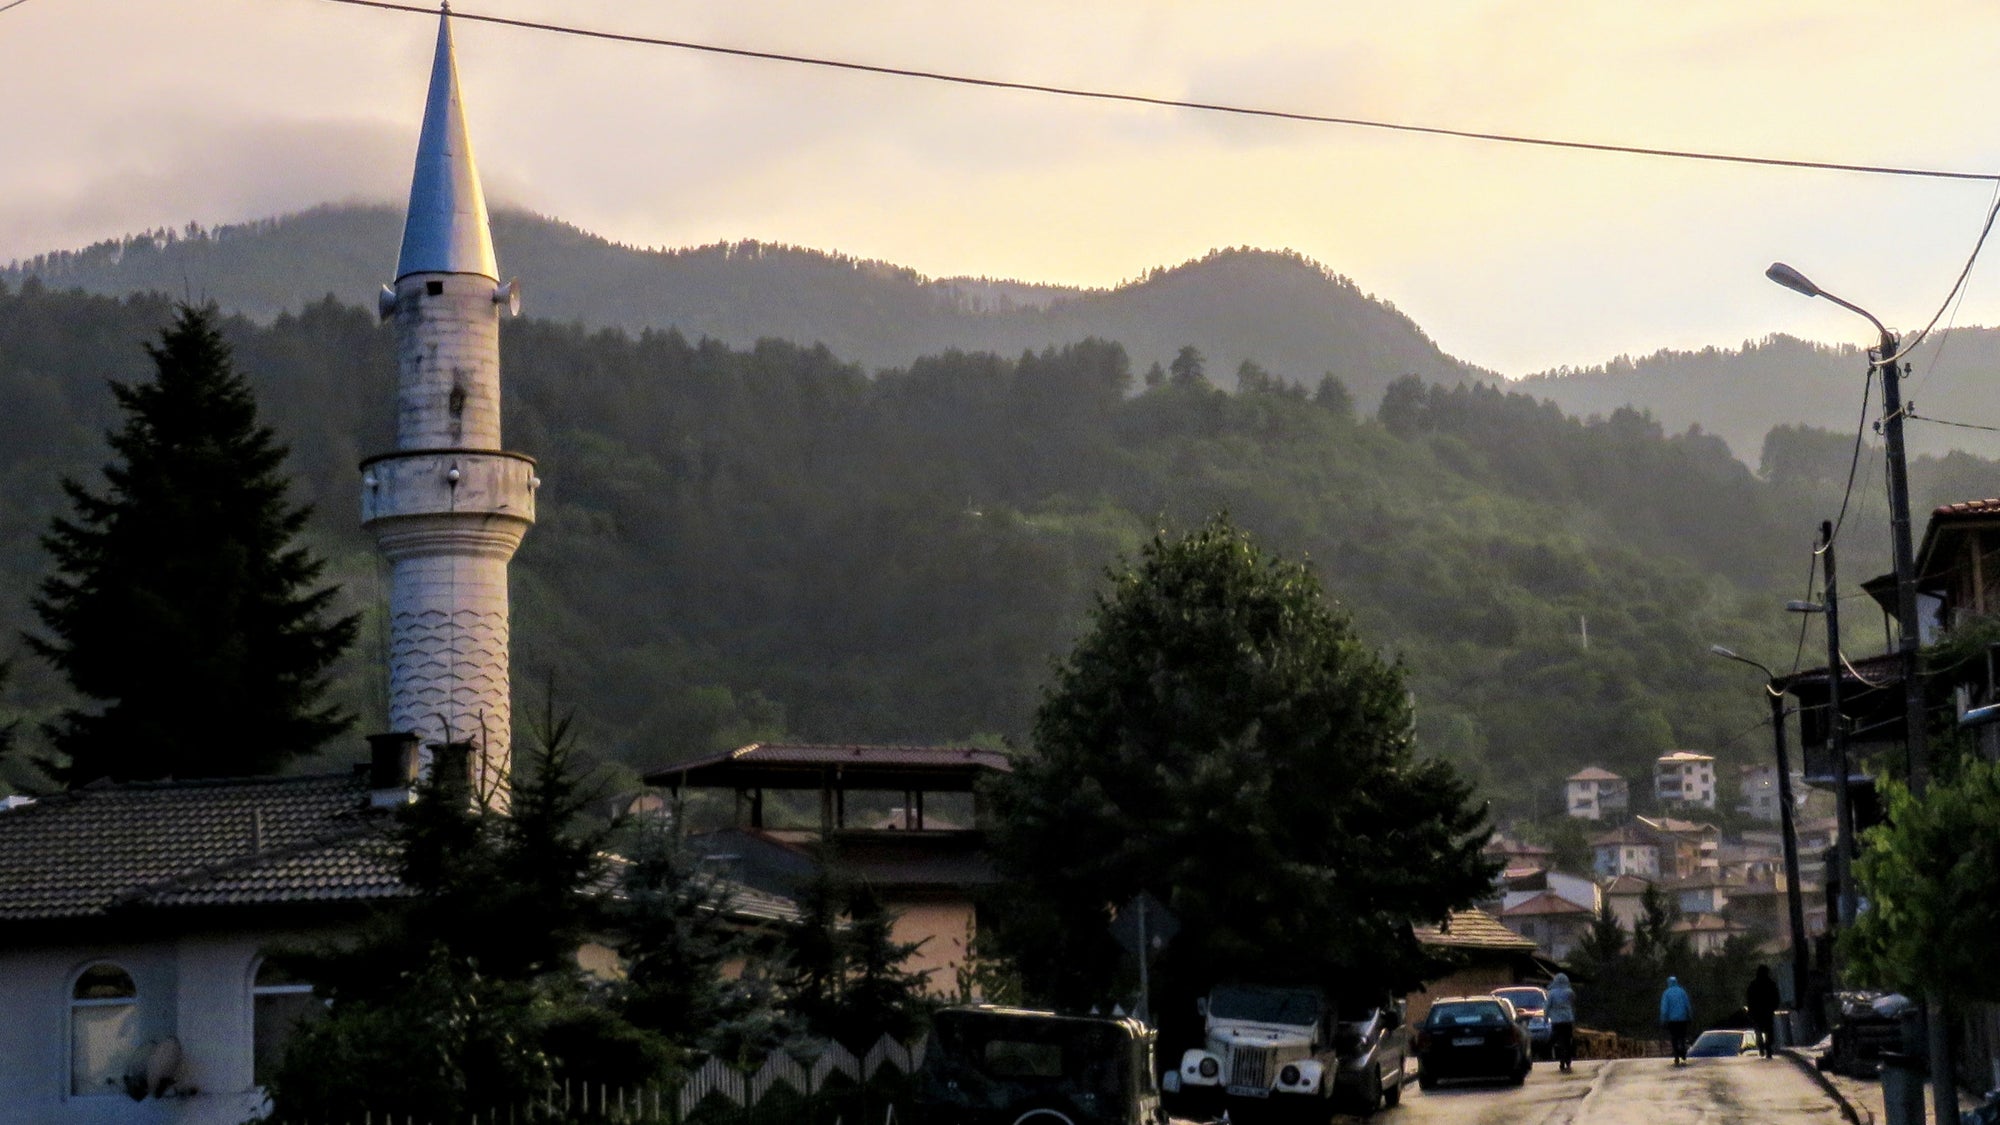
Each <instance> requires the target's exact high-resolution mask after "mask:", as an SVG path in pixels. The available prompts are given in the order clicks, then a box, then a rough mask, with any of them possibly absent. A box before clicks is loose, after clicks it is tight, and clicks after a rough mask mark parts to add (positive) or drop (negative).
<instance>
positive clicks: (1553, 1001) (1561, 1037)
mask: <svg viewBox="0 0 2000 1125" xmlns="http://www.w3.org/2000/svg"><path fill="white" fill-rule="evenodd" d="M1548 1016H1549V1048H1550V1050H1552V1051H1554V1052H1555V1056H1556V1062H1557V1063H1558V1064H1559V1065H1560V1067H1561V1069H1563V1070H1568V1069H1569V1064H1570V1063H1571V1062H1572V1061H1573V1060H1575V1058H1576V989H1574V988H1571V987H1570V984H1569V974H1568V973H1557V974H1556V979H1554V980H1552V981H1550V982H1549V1007H1548Z"/></svg>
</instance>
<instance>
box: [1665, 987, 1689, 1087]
mask: <svg viewBox="0 0 2000 1125" xmlns="http://www.w3.org/2000/svg"><path fill="white" fill-rule="evenodd" d="M1693 1022H1694V1001H1693V1000H1692V999H1690V998H1689V997H1688V993H1687V989H1685V988H1682V987H1681V979H1680V978H1679V977H1668V978H1667V989H1666V991H1665V992H1662V993H1660V1024H1661V1025H1662V1026H1664V1027H1665V1028H1666V1029H1667V1038H1668V1039H1671V1040H1673V1044H1674V1065H1675V1066H1682V1065H1685V1064H1686V1062H1687V1057H1688V1025H1689V1024H1692V1023H1693Z"/></svg>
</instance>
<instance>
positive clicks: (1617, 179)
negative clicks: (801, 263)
mask: <svg viewBox="0 0 2000 1125" xmlns="http://www.w3.org/2000/svg"><path fill="white" fill-rule="evenodd" d="M458 9H459V10H460V11H461V12H469V13H482V14H492V15H502V16H509V17H516V18H524V19H545V20H551V21H556V22H564V23H571V24H578V25H583V26H588V27H592V28H599V29H605V30H612V31H621V32H628V33H634V34H642V35H652V36H662V37H669V38H678V39H687V40H696V41H703V42H713V43H718V44H726V45H731V46H741V47H750V48H756V49H763V50H771V51H780V52H787V53H799V54H816V55H825V56H832V57H837V58H842V59H850V60H856V61H865V62H871V63H881V64H887V65H895V66H906V67H915V68H921V69H930V70H947V71H955V72H962V73H966V74H973V75H980V76H987V77H993V78H1002V79H1011V80H1018V81H1030V82H1038V83H1047V84H1053V85H1068V86H1089V87H1096V88H1104V89H1112V90H1119V91H1125V92H1132V93H1141V94H1149V95H1156V96H1165V97H1175V98H1189V99H1196V100H1204V101H1219V102H1231V103H1240V104H1247V105H1255V106H1261V107H1270V108H1278V109H1290V110H1299V111H1305V112H1312V113H1323V114H1335V115H1341V116H1351V117H1368V118H1381V119H1387V120H1394V121H1403V122H1412V123H1421V124H1429V125H1439V126H1447V127H1454V128H1464V129H1475V130H1487V131H1497V132H1512V133H1534V134H1543V135H1550V136H1557V137H1564V138H1572V139H1580V140H1592V141H1612V142H1623V143H1635V144H1643V145H1648V146H1657V147H1683V148H1700V149H1710V150H1720V151H1727V152H1740V153H1752V154H1758V155H1773V156H1784V157H1796V158H1808V159H1825V160H1836V161H1843V162H1856V163H1894V164H1908V165H1918V166H1925V167H1941V168H1950V169H1956V170H1966V171H1980V172H1986V171H2000V122H1996V121H1995V120H1994V117H1995V112H1996V107H2000V5H1996V4H1993V3H1991V2H1990V0H1980V2H1973V0H1967V2H1962V3H1955V2H1938V3H1926V2H1923V0H1903V2H1899V3H1896V4H1886V3H1884V4H1861V3H1854V2H1846V0H1834V2H1828V0H1797V2H1793V0H1721V2H1712V0H1679V2H1676V3H1670V4H1659V3H1634V2H1632V0H1602V2H1596V3H1581V2H1562V0H1537V2H1532V3H1530V2H1520V3H1500V2H1492V3H1480V2H1472V0H1465V2H1458V3H1452V2H1446V0H1397V2H1394V3H1340V2H1334V0H1297V2H1258V0H1228V2H1213V3H1210V2H1194V0H1149V2H1142V0H1008V2H1005V3H995V2H992V0H986V2H982V3H976V4H975V3H962V2H955V0H942V2H940V0H927V2H923V3H917V2H913V0H841V2H839V3H829V2H824V0H822V2H820V3H811V4H807V3H779V2H775V0H728V2H726V3H718V2H716V0H700V2H694V0H561V2H557V0H461V3H459V5H458ZM434 24H435V21H434V20H432V19H428V18H426V17H423V16H416V15H405V14H397V13H390V12H382V11H374V10H368V9H363V8H357V7H352V6H348V5H343V4H336V3H331V2H328V0H28V2H27V3H24V4H22V5H21V6H19V7H17V8H14V9H13V10H11V11H7V12H4V13H0V104H4V105H5V106H7V107H8V111H7V112H6V113H5V114H4V115H0V260H6V259H10V258H14V257H19V256H24V255H30V254H34V253H37V252H40V251H44V250H49V249H58V248H68V247H76V246H81V245H84V244H87V243H89V242H92V241H96V240H98V239H102V238H105V237H110V236H114V235H117V234H121V233H124V232H128V231H133V230H138V229H144V228H149V227H155V226H162V225H171V226H177V227H178V226H182V225H184V224H186V223H187V222H188V221H190V220H193V221H197V222H200V223H202V224H204V225H213V224H217V223H225V222H232V221H238V220H243V219H250V218H257V217H262V216H267V215H273V214H280V213H284V212H287V211H292V210H297V209H300V208H303V207H307V206H310V205H313V204H315V203H320V202H326V201H336V200H351V199H365V200H391V199H394V200H400V199H401V198H402V197H403V196H404V195H405V194H406V193H407V191H408V183H409V169H410V158H411V154H412V153H413V151H414V147H415V138H416V130H417V124H418V118H419V116H420V113H421V109H422V100H423V89H424V82H425V78H426V71H427V68H428V66H429V61H430V44H431V41H432V36H433V35H434V33H435V26H434ZM457 38H458V56H459V66H460V73H461V80H462V82H463V85H464V90H465V98H466V103H467V107H468V111H469V116H470V123H471V128H472V133H473V138H474V145H475V149H476V151H477V154H478V159H479V163H480V167H481V170H482V172H483V173H484V175H485V178H486V183H487V189H488V193H489V196H490V197H491V198H492V199H493V200H494V201H495V202H496V203H501V202H505V203H514V204H519V205H523V206H526V207H529V208H531V209H534V210H536V211H540V212H543V213H546V214H550V215H554V216H557V217H559V218H562V219H566V220H568V221H570V222H573V223H576V224H577V225H579V226H582V227H584V228H586V229H589V230H592V231H595V232H597V233H600V234H603V235H605V236H607V237H610V238H613V239H616V240H619V241H623V242H628V243H633V244H638V245H646V246H684V245H694V244H701V243H707V242H714V241H717V240H724V239H727V240H735V239H746V238H754V239H759V240H763V241H769V242H784V243H793V244H797V245H803V246H808V247H815V248H820V249H826V250H837V251H841V252H844V253H847V254H852V255H856V256H860V257H868V258H881V259H886V260H888V261H892V262H896V263H898V264H902V265H908V266H911V267H913V268H915V269H917V270H919V271H921V272H923V273H926V274H929V275H932V276H953V275H960V274H970V275H987V276H994V277H1010V278H1020V279H1023V280H1030V281H1045V282H1059V283H1065V284H1075V285H1089V286H1107V285H1114V284H1117V283H1118V282H1120V281H1121V280H1124V279H1127V278H1131V277H1134V276H1137V275H1139V274H1142V273H1143V272H1145V271H1146V270H1147V269H1149V268H1151V267H1153V266H1156V265H1172V264H1177V263H1179V262H1181V261H1184V260H1186V259H1188V258H1190V257H1194V256H1198V255H1200V254H1202V253H1204V252H1206V251H1207V250H1209V249H1211V248H1213V247H1219V246H1237V245H1249V246H1257V247H1269V248H1291V249H1295V250H1298V251H1300V252H1302V253H1304V254H1307V255H1309V256H1311V257H1313V258H1315V259H1317V260H1319V261H1321V262H1323V263H1325V264H1326V265H1328V266H1329V267H1331V268H1333V269H1334V270H1336V271H1338V272H1341V273H1344V274H1346V275H1348V276H1350V277H1352V278H1353V279H1354V280H1355V281H1356V282H1357V283H1358V284H1359V285H1360V286H1361V287H1362V289H1364V290H1366V291H1368V292H1372V293H1374V294H1376V295H1378V296H1380V297H1383V298H1386V299H1388V300H1390V301H1393V302H1394V303H1395V304H1396V305H1397V306H1398V307H1399V308H1401V309H1403V310H1404V311H1405V312H1407V313H1409V314H1410V315H1411V316H1412V317H1414V318H1415V319H1416V321H1417V322H1418V323H1419V324H1421V325H1422V326H1423V327H1424V328H1425V329H1426V330H1427V331H1429V332H1430V333H1431V335H1432V336H1433V337H1435V338H1436V339H1437V341H1438V342H1439V343H1440V344H1441V345H1442V346H1443V347H1444V348H1445V350H1446V351H1448V352H1451V353H1453V354H1455V355H1457V356H1460V357H1462V358H1464V359H1467V360H1470V361H1472V362H1474V363H1479V364H1483V365H1486V366H1489V367H1493V368H1495V369H1497V370H1500V371H1502V372H1505V373H1507V374H1523V373H1526V372H1530V371H1535V370H1541V369H1544V368H1548V367H1552V366H1555V365H1559V364H1588V363H1595V362H1599V361H1602V360H1603V359H1605V358H1608V357H1610V356H1613V355H1616V354H1618V353H1621V352H1629V353H1633V354H1640V353H1645V352H1650V351H1653V350H1654V349H1657V348H1661V347H1682V348H1686V347H1701V346H1704V345H1708V344H1716V345H1723V346H1734V345H1735V344H1737V343H1740V342H1741V341H1742V340H1744V339H1746V338H1754V337H1758V336H1762V335H1765V334H1767V333H1771V332H1789V333H1793V334H1797V335H1802V336H1807V337H1811V338H1816V339H1825V340H1836V341H1843V342H1855V343H1861V342H1865V341H1867V340H1868V339H1869V332H1868V330H1867V328H1866V325H1865V324H1863V323H1862V322H1861V321H1859V320H1858V319H1856V318H1854V317H1852V316H1851V314H1847V313H1844V312H1842V311H1840V310H1839V309H1836V308H1833V307H1831V306H1829V305H1828V304H1827V303H1826V302H1823V301H1807V300H1806V299H1804V298H1801V297H1797V296H1794V295H1792V294H1790V293H1787V292H1785V291H1783V290H1780V289H1778V288H1777V287H1776V286H1773V285H1771V284H1770V283H1769V282H1767V281H1765V280H1764V279H1763V277H1762V271H1763V268H1764V266H1765V265H1766V264H1768V263H1769V262H1770V261H1772V260H1773V259H1776V258H1782V259H1785V260H1788V261H1790V262H1791V263H1792V264H1794V265H1796V266H1798V267H1799V268H1801V269H1802V270H1804V271H1805V272H1806V273H1807V274H1809V275H1811V276H1812V277H1813V278H1814V279H1815V280H1817V281H1819V282H1820V283H1821V284H1822V285H1824V286H1826V287H1827V288H1828V289H1829V290H1832V291H1834V292H1838V293H1841V294H1842V295H1843V296H1846V297H1848V298H1849V299H1851V300H1853V301H1855V302H1857V303H1859V304H1862V305H1864V306H1868V307H1870V308H1872V309H1873V310H1874V311H1875V312H1876V313H1878V314H1879V315H1881V316H1882V317H1883V318H1884V319H1885V320H1887V321H1889V322H1890V324H1891V325H1892V326H1894V327H1898V328H1904V329H1909V328H1915V327H1918V326H1921V324H1922V323H1923V322H1924V321H1925V320H1927V319H1929V317H1930V314H1931V313H1932V311H1933V310H1934V309H1935V308H1936V306H1937V304H1938V302H1939V301H1940V300H1941V299H1942V297H1943V295H1944V294H1945V292H1946V291H1947V289H1948V288H1949V286H1950V283H1951V280H1952V278H1953V277H1954V276H1956V274H1957V272H1958V269H1959V267H1960V266H1961V265H1962V263H1963V261H1964V258H1965V256H1966V254H1967V253H1968V252H1969V250H1970V249H1971V246H1972V242H1973V240H1974V238H1975V237H1976V235H1977V234H1978V230H1979V226H1980V224H1981V222H1982V221H1983V219H1984V217H1985V214H1986V210H1987V208H1988V207H1989V205H1990V204H1991V202H1992V200H1993V197H1994V192H1993V188H1992V185H1990V184H1984V183H1978V182H1971V183H1952V182H1937V181H1919V180H1906V179H1886V178H1878V177H1868V176H1861V175H1855V174H1848V173H1830V172H1807V171H1784V170H1769V169H1756V168H1739V167H1727V166H1719V165H1696V164H1686V163H1680V162H1672V161H1666V160H1660V159H1652V158H1643V157H1614V156H1593V155H1584V154H1572V153H1557V152H1549V151H1544V150H1534V149H1523V148H1516V147H1506V146H1498V145H1492V144H1485V143H1478V142H1471V141H1461V140H1449V139H1439V138H1428V137H1419V136H1408V135H1394V134H1386V133H1382V132H1377V131H1371V130H1358V129H1353V128H1346V127H1338V126H1326V125H1304V124H1288V123H1281V122H1268V121H1248V120H1242V119H1229V118H1221V117H1217V116H1214V115H1207V114H1202V113H1198V112H1193V111H1186V110H1169V109H1158V108H1147V107H1137V106H1128V105H1114V104H1102V103H1086V102H1078V101H1074V100H1069V99H1062V98H1053V97H1048V96H1044V95H1037V94H1028V93H1016V92H992V91H986V90H977V89H968V88H961V87H950V86H943V85H939V84H935V83H926V82H917V81H911V80H903V79H892V78H880V77H871V76H864V75H855V74H845V73H838V72H831V71H824V70H817V69H808V68H802V67H797V66H790V65H785V64H779V63H769V62H757V61H748V60H740V59H728V58H719V57H714V56H708V55H700V54H694V53H690V52H685V51H676V50H669V49H663V48H658V47H645V46H630V45H619V44H613V43H606V42H599V41H591V40H584V39H577V38H571V37H563V36H554V35H549V34H546V33H538V32H532V31H523V30H517V29H509V28H501V27H494V26H488V25H481V24H477V23H471V22H465V21H461V22H460V23H459V24H458V25H457ZM1881 60H1887V61H1886V62H1885V61H1881ZM1996 243H2000V239H1996ZM375 252H378V253H379V255H380V257H381V259H382V263H383V269H384V271H385V275H386V271H387V270H388V269H389V268H390V267H391V266H392V264H393V260H394V257H395V247H393V246H383V247H379V248H375ZM1992 256H1994V257H2000V245H1996V246H1995V248H1994V250H1993V251H1992ZM1996 270H2000V266H1995V265H1993V264H1991V263H1988V264H1986V265H1984V266H1983V268H1982V269H1980V270H1976V271H1975V272H1974V274H1973V279H1972V284H1971V290H1970V295H1969V297H1968V298H1967V299H1966V301H1965V303H1964V305H1963V307H1962V309H1961V310H1960V311H1959V313H1958V316H1957V322H1958V323H1960V324H1975V323H1977V324H1993V323H2000V273H1996ZM353 296H354V300H356V301H357V302H362V301H366V300H367V299H368V298H369V295H368V294H355V295H353Z"/></svg>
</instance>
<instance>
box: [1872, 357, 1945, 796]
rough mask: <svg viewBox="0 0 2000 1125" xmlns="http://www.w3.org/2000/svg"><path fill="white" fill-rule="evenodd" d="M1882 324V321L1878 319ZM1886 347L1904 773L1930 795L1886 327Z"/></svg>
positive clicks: (1898, 414) (1895, 365) (1897, 371)
mask: <svg viewBox="0 0 2000 1125" xmlns="http://www.w3.org/2000/svg"><path fill="white" fill-rule="evenodd" d="M1877 327H1880V325H1879V324H1878V325H1877ZM1881 348H1882V352H1881V355H1880V356H1879V357H1878V358H1877V359H1876V361H1875V364H1874V366H1875V369H1876V370H1877V371H1880V372H1881V373H1882V442H1883V445H1884V446H1885V448H1886V451H1887V453H1888V458H1889V540H1890V546H1891V548H1892V549H1893V550H1894V551H1895V564H1896V628H1897V630H1898V631H1899V632H1900V633H1901V634H1902V635H1901V636H1900V637H1898V638H1897V640H1896V650H1897V653H1898V655H1899V657H1900V659H1899V661H1898V669H1899V671H1900V673H1901V675H1902V677H1903V723H1904V726H1905V728H1906V729H1905V731H1904V735H1903V755H1904V760H1903V777H1904V779H1905V780H1906V781H1907V782H1908V783H1909V786H1910V792H1911V793H1912V794H1914V795H1916V796H1918V797H1921V796H1923V795H1924V785H1925V782H1926V781H1927V780H1928V779H1929V777H1930V772H1931V770H1930V755H1929V752H1928V747H1927V740H1926V738H1925V737H1924V736H1925V731H1924V722H1925V715H1924V684H1923V680H1922V678H1921V677H1920V676H1919V670H1918V667H1917V646H1918V644H1919V643H1920V642H1921V640H1922V637H1921V633H1922V630H1921V629H1920V628H1919V627H1918V625H1917V563H1916V558H1915V551H1914V548H1913V547H1912V546H1911V541H1910V475H1909V470H1908V467H1907V465H1906V462H1905V457H1904V455H1903V388H1902V383H1903V380H1902V369H1903V365H1902V361H1901V360H1899V359H1897V358H1895V356H1896V334H1895V333H1894V332H1891V331H1889V330H1888V329H1887V328H1883V329H1882V344H1881Z"/></svg>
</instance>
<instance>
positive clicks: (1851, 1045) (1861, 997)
mask: <svg viewBox="0 0 2000 1125" xmlns="http://www.w3.org/2000/svg"><path fill="white" fill-rule="evenodd" d="M1834 999H1835V1002H1836V1003H1838V1004H1839V1006H1840V1020H1839V1022H1837V1023H1835V1024H1834V1025H1833V1031H1832V1033H1831V1035H1830V1036H1829V1042H1828V1045H1827V1047H1826V1049H1825V1050H1823V1051H1821V1052H1820V1056H1819V1068H1820V1069H1821V1070H1831V1071H1833V1072H1834V1073H1836V1074H1845V1075H1847V1076H1849V1077H1850V1078H1873V1077H1875V1074H1876V1071H1877V1070H1878V1069H1879V1068H1880V1066H1881V1063H1882V1052H1883V1051H1895V1050H1901V1049H1902V1048H1903V1037H1904V1027H1903V1021H1904V1018H1905V1017H1906V1016H1907V1015H1908V1013H1909V1012H1910V1009H1911V1008H1912V1007H1914V1006H1915V1005H1914V1002H1913V1001H1911V1000H1910V999H1909V998H1908V997H1906V996H1904V995H1902V994H1901V993H1898V992H1891V993H1886V994H1885V993H1881V992H1838V993H1835V994H1834Z"/></svg>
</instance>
